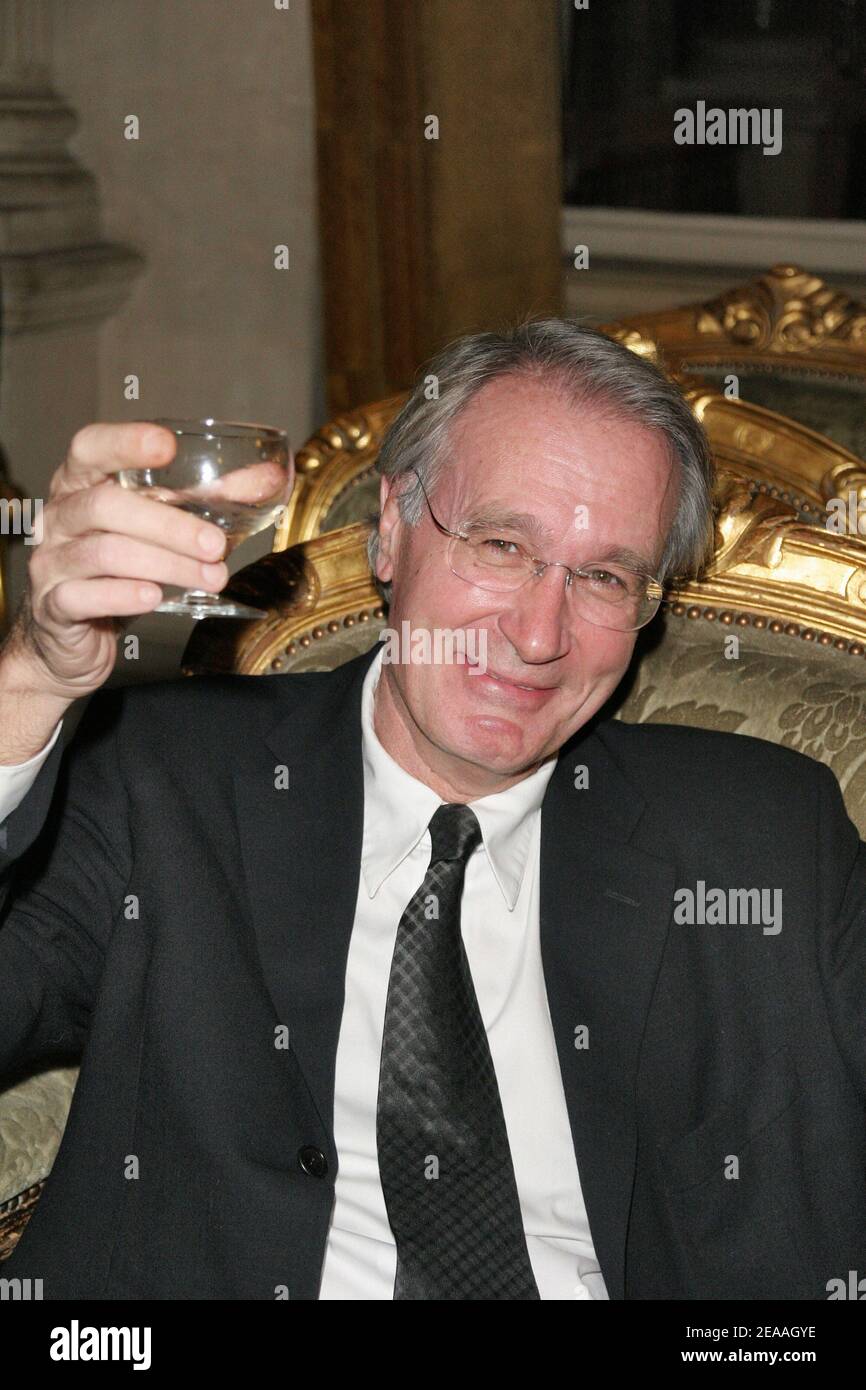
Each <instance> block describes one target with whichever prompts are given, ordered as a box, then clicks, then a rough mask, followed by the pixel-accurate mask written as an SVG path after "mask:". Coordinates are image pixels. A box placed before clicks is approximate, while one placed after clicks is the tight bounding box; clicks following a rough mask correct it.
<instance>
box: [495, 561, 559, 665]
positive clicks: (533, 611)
mask: <svg viewBox="0 0 866 1390" xmlns="http://www.w3.org/2000/svg"><path fill="white" fill-rule="evenodd" d="M567 580H568V571H567V570H566V568H565V566H564V565H555V564H551V565H548V566H547V568H546V569H545V570H544V571H543V572H542V573H541V574H540V575H530V577H529V578H528V579H527V581H526V583H525V584H524V585H522V587H521V588H519V589H517V590H516V591H515V592H514V593H513V594H512V595H511V596H510V601H509V602H508V604H507V605H506V606H505V607H503V609H502V612H501V613H500V615H499V630H500V632H501V633H502V634H503V636H505V637H507V638H508V640H509V642H510V643H511V645H512V646H513V647H514V648H515V650H516V651H517V653H518V654H519V656H520V657H521V658H522V660H524V661H526V662H537V661H552V660H554V659H555V658H556V657H558V656H562V655H563V653H564V652H565V649H566V647H567V645H568V643H567V630H568V626H569V605H570V603H571V599H570V598H569V594H568V590H567V589H566V582H567Z"/></svg>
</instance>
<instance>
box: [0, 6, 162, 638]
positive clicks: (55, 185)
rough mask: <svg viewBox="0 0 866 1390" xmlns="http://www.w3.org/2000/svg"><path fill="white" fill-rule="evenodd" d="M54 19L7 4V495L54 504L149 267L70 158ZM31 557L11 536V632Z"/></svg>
mask: <svg viewBox="0 0 866 1390" xmlns="http://www.w3.org/2000/svg"><path fill="white" fill-rule="evenodd" d="M53 18H54V0H0V296H2V300H0V315H2V317H0V497H2V496H3V495H4V491H5V490H8V489H10V488H11V490H12V491H13V493H14V492H17V493H18V495H20V496H24V497H30V498H34V499H35V498H39V497H44V495H45V492H46V491H47V484H48V480H49V478H50V476H51V474H52V472H53V471H54V469H55V468H56V466H57V464H58V463H59V461H60V458H61V457H62V452H63V449H64V446H65V443H66V442H67V441H68V438H69V433H70V428H72V429H74V428H77V426H78V425H79V424H82V423H84V421H85V420H86V419H88V418H92V414H93V410H94V407H95V402H96V388H97V348H98V342H97V329H98V327H99V325H100V323H102V321H103V320H104V319H105V318H106V317H108V316H109V315H111V314H112V313H114V311H115V310H116V309H117V308H118V307H119V306H120V305H121V304H122V303H123V301H124V300H125V299H126V297H127V295H128V293H129V290H130V288H131V285H132V282H133V281H134V279H135V277H136V276H137V275H138V274H139V272H140V271H141V269H142V268H143V266H144V259H143V257H142V256H141V255H140V254H139V253H138V252H137V251H135V250H133V249H131V248H130V247H127V246H121V245H117V244H114V243H111V242H108V241H105V240H103V238H102V236H101V232H100V206H99V194H98V188H97V182H96V179H95V177H94V175H93V174H92V173H91V172H89V171H88V170H87V169H84V168H83V167H82V166H81V165H80V164H79V162H78V161H77V160H76V158H75V156H74V155H73V154H72V153H71V152H70V151H69V149H68V148H67V143H68V141H69V139H70V137H71V136H72V135H73V134H74V132H75V130H76V128H77V125H78V120H77V117H76V115H75V112H74V111H73V110H72V109H71V108H70V106H69V105H68V104H67V103H66V102H65V101H64V100H63V98H62V96H61V95H59V94H58V93H57V92H56V91H55V90H54V87H53V85H52V76H51V53H52V21H53ZM96 77H97V74H96V71H95V70H94V79H95V80H96ZM0 523H2V526H0V529H2V531H4V532H8V531H9V530H10V528H11V527H12V525H13V523H12V521H11V519H10V514H9V512H6V511H0ZM28 549H29V547H27V546H25V545H24V544H23V539H22V537H20V536H18V537H16V536H14V535H0V628H2V623H3V621H4V597H6V598H8V597H9V596H10V595H11V597H12V600H13V602H14V600H15V599H16V598H17V593H18V592H20V588H21V583H22V582H23V575H24V567H25V565H26V560H27V551H28ZM4 560H8V581H9V582H8V589H9V591H10V594H7V593H6V589H7V584H6V582H5V581H6V579H7V573H6V569H7V566H6V564H4ZM5 607H7V608H8V604H7V605H5Z"/></svg>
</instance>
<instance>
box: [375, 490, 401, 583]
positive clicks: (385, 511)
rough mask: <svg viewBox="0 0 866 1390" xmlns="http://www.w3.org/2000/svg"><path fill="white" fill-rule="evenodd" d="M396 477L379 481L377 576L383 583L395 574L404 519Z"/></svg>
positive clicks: (387, 581) (388, 581)
mask: <svg viewBox="0 0 866 1390" xmlns="http://www.w3.org/2000/svg"><path fill="white" fill-rule="evenodd" d="M396 482H397V480H396V478H386V477H383V478H382V479H381V480H380V482H379V553H378V554H377V556H376V577H377V578H378V579H380V580H381V581H382V583H383V584H388V583H390V581H391V579H392V578H393V575H394V555H395V551H396V544H397V538H398V536H399V534H400V527H401V525H402V520H401V517H400V509H399V507H398V505H397V495H398V491H399V489H398V487H397V486H396Z"/></svg>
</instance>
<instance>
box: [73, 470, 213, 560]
mask: <svg viewBox="0 0 866 1390" xmlns="http://www.w3.org/2000/svg"><path fill="white" fill-rule="evenodd" d="M155 501H156V499H155V498H153V497H149V496H148V495H147V493H144V492H128V491H127V490H126V488H123V487H120V486H119V485H118V484H117V483H115V482H114V481H113V480H111V479H105V480H104V481H103V482H102V484H100V485H98V486H96V487H90V488H84V489H82V490H80V491H78V492H72V493H70V494H69V495H68V496H66V497H63V498H61V499H60V500H59V501H58V502H57V503H56V504H55V506H54V516H53V518H52V525H51V527H50V528H49V529H51V530H53V531H54V533H55V534H56V535H57V537H58V539H60V540H62V539H64V538H75V537H80V536H84V535H86V534H87V533H88V532H102V531H111V532H115V533H119V534H121V535H127V536H134V537H136V538H137V539H139V540H142V541H151V542H153V543H155V544H158V545H161V546H162V547H163V548H164V549H166V550H175V551H177V553H178V554H179V555H201V556H202V557H207V558H208V559H210V560H213V559H214V558H215V557H217V556H220V555H222V554H224V552H225V548H226V537H225V533H224V532H223V531H221V530H220V528H219V527H218V526H215V525H214V524H213V522H211V521H202V520H201V518H200V517H195V516H193V515H192V513H191V512H187V511H184V510H183V509H182V508H180V507H172V506H168V505H167V504H165V503H164V504H163V505H162V506H157V505H155Z"/></svg>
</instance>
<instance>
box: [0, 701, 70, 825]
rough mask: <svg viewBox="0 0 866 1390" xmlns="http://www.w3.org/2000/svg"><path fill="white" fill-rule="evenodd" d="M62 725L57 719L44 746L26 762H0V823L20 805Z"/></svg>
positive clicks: (57, 736) (60, 720) (56, 738)
mask: <svg viewBox="0 0 866 1390" xmlns="http://www.w3.org/2000/svg"><path fill="white" fill-rule="evenodd" d="M62 727H63V720H62V719H58V721H57V724H56V726H55V729H54V733H53V734H52V735H51V737H50V739H49V740H48V742H47V743H46V745H45V747H44V748H40V749H39V752H38V753H34V754H33V757H32V758H28V759H27V761H26V763H7V764H6V765H5V766H4V765H2V764H0V825H2V823H3V821H4V820H5V819H6V817H7V816H11V814H12V812H13V811H14V810H15V809H16V807H17V806H20V805H21V802H22V801H23V800H24V798H25V796H26V795H27V793H28V792H29V790H30V788H31V787H32V786H33V783H34V782H35V781H36V774H37V773H38V771H39V769H40V767H41V766H42V764H43V763H44V762H45V759H46V758H47V757H48V754H49V753H50V752H51V750H52V748H53V747H54V745H55V743H56V742H57V740H58V738H59V737H60V730H61V729H62Z"/></svg>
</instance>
